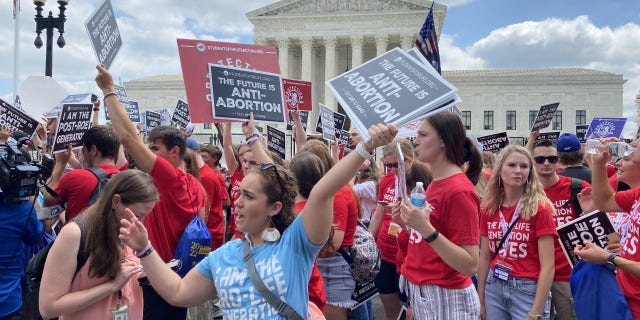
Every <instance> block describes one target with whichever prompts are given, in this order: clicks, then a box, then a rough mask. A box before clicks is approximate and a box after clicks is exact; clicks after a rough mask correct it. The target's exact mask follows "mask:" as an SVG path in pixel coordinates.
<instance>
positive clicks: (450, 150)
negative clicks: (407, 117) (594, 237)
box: [0, 66, 640, 320]
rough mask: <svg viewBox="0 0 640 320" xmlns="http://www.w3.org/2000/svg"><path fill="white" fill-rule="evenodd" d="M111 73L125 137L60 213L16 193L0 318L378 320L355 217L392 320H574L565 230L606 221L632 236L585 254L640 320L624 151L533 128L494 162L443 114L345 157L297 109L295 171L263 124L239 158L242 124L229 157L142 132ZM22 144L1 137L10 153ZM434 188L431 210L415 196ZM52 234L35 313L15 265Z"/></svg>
mask: <svg viewBox="0 0 640 320" xmlns="http://www.w3.org/2000/svg"><path fill="white" fill-rule="evenodd" d="M97 69H98V74H97V76H96V83H97V84H98V86H99V87H100V89H101V90H102V91H103V92H102V93H103V97H104V98H103V99H104V100H103V105H104V108H106V109H107V111H108V113H109V116H110V118H111V125H109V126H106V125H98V124H97V122H94V123H93V126H92V127H91V128H90V129H89V130H88V131H87V132H86V133H84V136H83V138H82V147H81V148H80V149H79V150H72V149H71V148H69V149H68V150H66V151H63V152H59V153H56V154H55V165H54V166H53V168H52V170H51V175H50V178H49V179H48V181H47V186H48V188H47V189H48V190H49V191H43V197H42V198H43V199H42V201H39V202H38V204H37V205H35V206H34V207H35V209H37V211H38V212H45V211H46V210H49V211H46V212H50V211H51V210H52V209H51V208H53V207H59V208H64V212H63V214H61V215H56V216H46V215H44V214H39V218H40V220H41V223H38V222H36V221H35V219H30V220H29V219H28V220H25V221H23V220H24V219H22V218H24V216H20V217H22V218H21V219H22V220H20V219H18V216H17V215H15V214H14V215H11V214H12V213H15V212H14V211H16V210H25V211H29V210H28V209H29V204H30V202H25V201H26V200H25V201H23V202H20V203H18V204H16V203H14V202H12V201H10V199H7V198H6V197H3V199H2V201H3V203H2V207H1V208H2V210H0V215H2V219H4V220H2V221H3V223H2V227H0V229H2V230H3V231H2V232H3V234H5V235H7V240H6V241H3V243H2V244H1V245H0V251H1V254H0V263H2V264H4V265H6V266H5V268H3V271H0V302H1V303H0V319H39V317H40V316H41V317H42V318H45V319H49V318H56V317H59V318H60V319H113V318H114V317H116V318H117V315H123V314H125V315H126V316H127V317H128V319H187V318H190V319H197V318H199V317H202V318H208V319H214V318H215V319H217V318H219V317H223V318H225V319H284V318H290V319H303V318H304V319H306V318H308V319H324V318H326V319H332V320H333V319H338V320H341V319H356V320H371V319H373V314H372V305H371V302H370V301H369V302H367V303H363V304H358V302H357V301H355V300H354V298H353V296H354V291H355V289H356V287H357V286H358V283H357V281H356V280H355V279H354V277H353V276H352V269H351V266H350V262H349V261H348V260H347V259H346V258H344V257H343V255H342V254H340V253H339V251H340V250H348V249H349V248H351V247H352V246H353V245H354V244H355V242H356V240H357V239H356V226H357V225H358V223H362V224H363V225H365V226H366V227H368V232H370V233H371V235H372V236H373V237H374V239H375V241H376V246H377V248H378V250H379V253H380V258H381V264H380V271H379V273H378V275H377V276H376V277H375V279H374V280H373V283H374V285H375V288H376V289H377V292H378V293H379V296H380V300H381V302H382V305H383V307H384V314H385V319H387V320H392V319H399V318H401V319H554V318H557V319H561V320H564V319H577V316H576V309H577V308H580V303H581V302H580V301H579V300H576V299H574V296H573V293H572V287H571V285H570V281H571V275H572V266H571V265H570V263H569V261H568V260H567V257H566V255H565V253H564V252H563V250H562V247H561V244H560V243H559V242H558V231H557V228H558V227H560V226H562V225H565V224H567V223H569V222H571V221H572V220H575V219H577V218H578V217H579V216H580V215H581V214H586V213H590V212H592V211H594V210H600V211H604V212H606V213H608V216H609V217H610V218H611V222H612V224H613V225H614V228H615V231H616V232H615V233H613V234H611V235H609V242H608V243H607V246H606V247H605V248H601V247H599V246H597V245H595V244H593V243H591V242H588V241H585V242H583V243H581V244H580V245H578V246H577V247H576V248H575V250H574V253H575V254H576V255H577V256H579V257H580V258H582V259H583V260H584V261H585V262H588V263H592V264H607V265H608V266H613V267H614V268H612V269H616V271H615V272H616V277H617V281H618V284H619V288H620V289H621V292H622V294H623V295H624V297H625V300H626V302H627V304H628V306H629V308H630V312H631V314H632V317H633V318H635V319H640V286H638V285H637V284H639V283H640V280H639V277H640V253H638V251H637V246H638V239H640V213H639V212H638V211H639V210H640V209H639V208H640V205H638V204H639V203H640V202H639V200H640V191H639V190H640V189H638V186H639V185H640V150H634V151H633V152H632V153H631V154H629V155H625V156H622V157H620V158H619V159H613V160H616V161H615V162H613V161H612V159H611V155H610V154H609V153H608V151H607V150H608V149H607V147H606V143H608V142H610V141H613V140H615V139H604V140H602V141H601V148H600V150H599V151H600V152H599V153H598V154H595V155H589V156H586V155H585V153H584V149H583V147H582V146H581V143H580V141H579V140H578V138H577V137H576V136H575V135H573V134H569V133H565V134H563V135H561V136H560V137H559V138H558V140H557V142H556V141H551V140H544V139H542V140H539V139H536V138H537V132H533V133H532V135H531V137H530V141H529V143H528V144H527V146H526V147H521V146H515V145H510V146H508V147H506V148H504V149H503V150H501V151H500V152H499V153H498V154H497V155H496V154H492V153H486V152H484V153H483V152H482V145H480V144H478V143H477V139H474V137H473V136H471V135H469V134H468V133H467V132H466V131H465V129H464V126H463V124H462V122H461V120H460V118H459V117H458V116H457V115H455V114H453V113H450V112H447V111H443V112H440V113H437V114H434V115H430V116H429V117H427V118H425V119H423V120H422V121H421V122H420V126H419V127H418V129H417V133H416V136H415V138H413V139H411V140H409V139H407V138H396V137H395V136H396V134H397V129H396V128H395V127H394V126H393V125H382V124H379V125H377V126H372V127H371V128H369V130H368V135H369V136H370V137H371V138H370V140H368V141H363V140H362V136H361V134H360V133H359V132H358V131H357V130H351V131H350V133H349V138H348V146H347V152H345V155H344V157H340V156H339V155H338V148H337V145H336V143H335V142H331V143H327V142H325V141H322V140H318V139H315V138H314V137H311V136H309V137H307V136H306V132H305V131H304V130H303V129H302V124H301V122H300V118H299V112H295V111H294V112H293V113H292V115H293V118H294V119H293V120H294V123H295V125H294V129H293V131H294V132H295V138H296V150H297V152H296V153H295V155H294V156H293V157H292V158H291V159H281V158H279V156H277V155H276V154H274V153H271V152H269V151H268V150H267V148H266V147H265V146H264V142H263V138H262V137H261V136H260V135H259V134H258V133H257V131H256V123H255V121H254V120H253V117H252V116H250V118H249V119H247V121H246V122H244V123H242V126H241V127H242V133H243V135H244V137H245V139H244V142H243V143H242V144H240V145H234V144H233V143H232V134H231V127H232V126H231V124H222V125H220V130H221V133H222V134H221V136H222V139H221V140H222V141H221V142H222V149H220V148H218V147H217V146H214V145H204V144H203V145H201V144H198V143H197V142H196V141H195V140H194V139H193V138H191V137H188V135H187V134H186V133H185V132H184V130H180V129H179V128H175V127H170V126H159V127H156V128H154V129H153V130H150V131H149V132H148V133H147V134H146V137H144V136H142V135H141V133H140V132H139V131H140V130H139V128H136V126H135V125H134V123H132V122H131V120H130V119H129V117H128V115H127V113H126V112H125V110H124V108H123V106H122V105H121V104H120V102H119V100H118V97H117V95H116V94H115V93H114V92H115V91H114V83H113V78H112V77H111V75H110V74H109V72H108V71H107V70H106V69H105V68H104V67H103V66H98V67H97ZM93 102H94V111H96V109H97V110H98V111H99V110H100V101H99V99H98V97H97V96H96V97H94V99H93ZM55 121H56V120H55V119H48V120H47V123H46V125H45V124H42V125H40V127H39V128H38V130H37V131H36V133H35V135H34V137H33V140H34V143H33V144H32V147H34V146H42V148H41V149H42V150H41V152H43V153H46V152H47V151H48V150H47V143H46V141H47V140H48V139H47V136H50V135H54V134H55V127H56V123H55ZM11 134H12V133H11V132H9V131H8V130H6V129H3V130H0V143H2V144H4V143H7V140H8V139H11V137H10V136H11ZM15 134H18V133H14V135H15ZM637 143H638V142H635V141H634V142H633V143H631V146H632V147H636V145H637ZM378 148H380V149H379V150H378V151H379V152H378V155H379V158H378V159H375V158H374V155H375V154H376V150H377V149H378ZM399 152H400V153H401V154H399ZM25 153H29V151H28V150H26V149H25ZM222 160H224V161H222ZM222 162H224V164H225V165H226V168H225V169H224V170H223V169H222V164H221V163H222ZM583 163H586V165H585V164H583ZM587 166H589V167H590V168H589V167H587ZM95 167H98V168H100V169H101V170H103V171H104V172H105V173H107V174H108V175H109V176H111V178H110V180H109V182H108V183H107V184H106V186H105V187H104V188H103V189H102V190H101V191H100V195H99V197H98V198H97V200H96V201H91V198H92V193H93V190H94V189H95V187H96V185H97V184H98V183H99V182H100V181H99V178H98V177H97V176H95V175H94V174H93V173H92V172H91V171H90V170H87V169H88V168H95ZM610 168H615V170H613V169H610ZM616 170H617V172H616ZM418 182H422V183H423V185H424V186H425V188H426V191H425V194H426V201H427V205H426V206H425V207H415V206H414V205H413V204H411V203H410V202H406V201H402V198H403V195H402V194H400V192H401V190H406V191H407V192H410V191H411V190H412V189H413V188H414V186H416V184H417V183H418ZM576 184H577V185H578V186H579V189H580V193H579V194H578V195H577V197H576V196H575V195H573V194H572V188H573V186H574V185H576ZM403 186H404V187H403ZM404 196H408V195H404ZM35 209H34V208H32V209H31V210H32V211H34V212H36V211H35ZM227 210H228V213H227ZM60 211H62V210H60ZM26 216H28V217H31V215H26ZM196 216H197V217H199V219H202V221H203V222H204V224H205V225H206V229H207V230H208V232H210V234H211V239H212V240H211V253H210V254H209V255H208V256H206V258H204V259H202V260H201V261H200V262H198V263H197V264H195V266H194V267H193V268H191V269H190V271H189V272H188V273H186V275H185V276H184V277H181V276H180V275H178V274H177V273H176V272H174V271H173V270H172V269H171V268H170V267H169V266H168V265H167V263H170V262H171V261H172V260H173V258H174V253H175V251H176V248H177V246H178V243H179V240H180V238H181V236H182V235H183V233H184V231H185V228H186V227H187V225H188V224H189V222H190V221H191V219H193V218H194V217H196ZM58 220H59V222H57V221H58ZM54 222H57V223H54ZM54 225H56V226H58V228H55V227H54ZM62 225H64V226H63V227H62V228H61V229H60V228H59V227H60V226H62ZM5 229H6V230H5ZM17 230H20V232H17ZM47 235H50V236H49V237H47ZM51 235H52V236H51ZM54 236H55V237H56V239H57V240H56V241H55V242H53V245H52V246H51V249H50V251H49V255H48V257H47V261H46V263H45V266H44V271H43V274H42V282H41V291H40V299H39V302H38V303H37V306H36V307H35V308H33V307H34V306H29V305H26V303H23V301H22V299H21V295H22V291H24V290H26V288H24V284H21V282H23V281H24V269H25V268H26V264H27V263H28V257H27V259H15V256H16V254H15V253H16V252H17V251H19V250H24V251H25V252H27V251H28V252H29V254H31V255H32V254H33V253H35V252H32V251H33V250H31V251H29V250H28V248H31V247H32V246H36V247H37V246H39V247H43V245H42V244H43V243H44V242H50V241H52V240H51V238H52V237H54ZM20 256H22V254H21V255H20ZM80 256H86V261H85V260H82V261H81V260H80V259H76V257H80ZM80 263H81V264H80ZM21 270H22V271H21ZM21 275H22V276H21ZM21 278H22V280H21ZM260 283H261V284H260ZM21 288H22V289H21ZM267 291H268V292H267ZM603 303H606V301H604V302H603ZM203 305H209V309H208V310H207V311H202V310H204V309H202V310H200V311H197V312H191V310H194V309H191V310H190V308H191V307H196V306H203ZM31 310H36V311H33V312H32V311H31ZM201 311H202V312H201ZM36 312H37V313H39V314H36ZM199 313H202V314H199Z"/></svg>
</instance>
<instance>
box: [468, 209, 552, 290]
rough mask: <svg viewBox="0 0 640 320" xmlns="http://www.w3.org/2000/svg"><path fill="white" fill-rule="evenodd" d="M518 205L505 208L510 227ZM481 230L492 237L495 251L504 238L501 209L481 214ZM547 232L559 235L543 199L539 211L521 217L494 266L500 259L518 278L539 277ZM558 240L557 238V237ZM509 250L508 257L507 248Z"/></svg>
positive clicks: (481, 232)
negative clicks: (541, 249) (542, 243)
mask: <svg viewBox="0 0 640 320" xmlns="http://www.w3.org/2000/svg"><path fill="white" fill-rule="evenodd" d="M516 207H517V205H515V206H512V207H509V208H505V207H500V209H498V210H502V214H503V215H504V219H505V222H506V224H507V226H506V228H508V227H509V226H510V225H511V221H512V220H511V219H512V218H513V214H514V212H515V210H516ZM480 234H481V235H483V236H486V237H488V238H489V251H490V253H491V255H493V254H494V252H495V250H496V247H497V246H498V244H499V243H500V241H501V240H502V235H503V233H502V228H501V226H500V214H499V213H498V211H496V212H494V213H493V214H491V215H488V213H487V212H484V211H483V213H482V216H481V217H480ZM544 235H552V236H553V237H555V238H558V232H557V231H556V223H555V221H554V220H553V214H552V213H551V208H550V207H549V206H547V205H545V204H543V203H539V204H538V212H537V213H536V214H535V215H534V216H533V217H531V219H529V220H524V219H522V218H519V219H518V221H517V222H516V225H515V226H514V227H513V229H512V230H511V235H510V238H509V243H508V244H507V243H506V241H505V243H504V245H503V246H502V249H501V250H500V254H499V255H498V256H496V258H495V259H493V260H492V261H491V268H492V269H493V268H494V266H495V263H496V261H503V262H504V263H505V264H507V265H508V266H509V267H511V275H512V276H514V277H516V278H526V279H531V280H534V281H538V275H540V257H539V255H538V238H539V237H540V236H544ZM554 241H555V239H554ZM505 250H506V257H505V256H503V252H505Z"/></svg>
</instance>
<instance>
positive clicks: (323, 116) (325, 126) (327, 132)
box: [316, 104, 342, 142]
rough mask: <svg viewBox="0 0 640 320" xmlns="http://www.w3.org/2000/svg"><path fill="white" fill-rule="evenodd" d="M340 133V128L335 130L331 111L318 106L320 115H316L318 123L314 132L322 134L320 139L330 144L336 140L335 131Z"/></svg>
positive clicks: (321, 105)
mask: <svg viewBox="0 0 640 320" xmlns="http://www.w3.org/2000/svg"><path fill="white" fill-rule="evenodd" d="M338 130H340V132H342V127H340V128H339V129H338V128H336V123H335V121H334V116H333V110H331V109H329V108H327V107H325V106H324V105H323V104H320V113H318V123H316V132H320V133H322V138H324V139H325V140H327V141H329V142H331V141H334V140H335V139H336V131H338Z"/></svg>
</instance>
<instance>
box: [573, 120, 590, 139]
mask: <svg viewBox="0 0 640 320" xmlns="http://www.w3.org/2000/svg"><path fill="white" fill-rule="evenodd" d="M587 130H589V125H588V124H579V125H576V136H577V137H578V139H579V140H580V143H585V142H587V136H586V134H587Z"/></svg>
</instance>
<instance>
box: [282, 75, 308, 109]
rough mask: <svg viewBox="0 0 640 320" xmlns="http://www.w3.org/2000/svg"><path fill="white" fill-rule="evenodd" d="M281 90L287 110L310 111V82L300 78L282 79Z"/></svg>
mask: <svg viewBox="0 0 640 320" xmlns="http://www.w3.org/2000/svg"><path fill="white" fill-rule="evenodd" d="M282 92H283V94H282V95H283V96H284V105H285V106H286V107H287V110H295V109H296V108H298V109H299V110H306V111H311V109H312V108H313V99H312V98H311V82H309V81H302V80H291V79H284V78H283V79H282Z"/></svg>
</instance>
